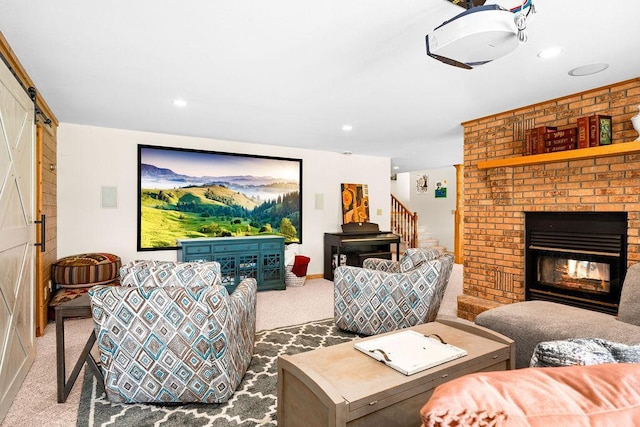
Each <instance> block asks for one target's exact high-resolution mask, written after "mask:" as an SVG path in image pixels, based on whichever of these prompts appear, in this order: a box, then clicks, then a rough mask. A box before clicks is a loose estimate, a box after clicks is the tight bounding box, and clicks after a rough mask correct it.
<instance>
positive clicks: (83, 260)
mask: <svg viewBox="0 0 640 427" xmlns="http://www.w3.org/2000/svg"><path fill="white" fill-rule="evenodd" d="M121 266H122V261H121V260H120V257H119V256H117V255H113V254H108V253H88V254H80V255H71V256H68V257H65V258H61V259H59V260H58V261H56V262H55V263H54V264H53V265H52V266H51V278H52V279H53V281H54V283H55V284H56V286H60V287H63V288H88V287H91V286H94V285H102V284H105V283H111V282H113V281H114V280H115V279H116V278H117V277H118V275H119V274H120V267H121Z"/></svg>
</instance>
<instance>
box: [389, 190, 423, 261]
mask: <svg viewBox="0 0 640 427" xmlns="http://www.w3.org/2000/svg"><path fill="white" fill-rule="evenodd" d="M391 231H393V232H394V233H395V234H398V235H400V238H401V239H402V240H403V241H404V242H407V247H409V248H415V247H417V246H418V214H417V213H416V212H411V211H410V210H409V209H408V208H407V207H406V206H405V205H403V204H402V202H401V201H400V200H398V199H397V198H396V197H395V196H394V195H393V194H392V195H391Z"/></svg>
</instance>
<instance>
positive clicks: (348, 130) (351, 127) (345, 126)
mask: <svg viewBox="0 0 640 427" xmlns="http://www.w3.org/2000/svg"><path fill="white" fill-rule="evenodd" d="M342 130H343V131H345V132H351V131H352V130H353V126H351V125H344V126H342Z"/></svg>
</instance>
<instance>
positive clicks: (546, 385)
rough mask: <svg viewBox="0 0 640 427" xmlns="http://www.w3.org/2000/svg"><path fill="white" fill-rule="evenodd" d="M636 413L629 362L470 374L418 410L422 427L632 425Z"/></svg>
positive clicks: (637, 370)
mask: <svg viewBox="0 0 640 427" xmlns="http://www.w3.org/2000/svg"><path fill="white" fill-rule="evenodd" d="M639 413H640V365H637V364H630V363H617V364H604V365H592V366H566V367H561V368H525V369H518V370H514V371H497V372H483V373H476V374H470V375H466V376H463V377H460V378H457V379H453V380H451V381H449V382H447V383H444V384H442V385H440V386H438V387H436V389H435V390H434V392H433V395H432V396H431V398H430V399H429V401H428V402H427V403H426V405H425V406H423V407H422V409H421V411H420V415H421V417H422V426H423V427H453V426H531V427H549V426H569V425H570V426H585V427H586V426H596V425H602V426H604V425H610V426H627V425H628V426H632V425H637V424H636V421H637V420H638V414H639Z"/></svg>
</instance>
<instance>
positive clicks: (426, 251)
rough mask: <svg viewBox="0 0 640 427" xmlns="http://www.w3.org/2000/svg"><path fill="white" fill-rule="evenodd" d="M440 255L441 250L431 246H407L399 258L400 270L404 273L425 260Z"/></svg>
mask: <svg viewBox="0 0 640 427" xmlns="http://www.w3.org/2000/svg"><path fill="white" fill-rule="evenodd" d="M441 256H442V252H440V251H439V250H437V249H432V248H409V249H407V250H406V252H405V253H404V256H403V257H402V259H401V260H400V272H402V273H406V272H408V271H411V270H414V269H416V268H418V267H420V265H422V263H423V262H425V261H431V260H432V259H437V258H440V257H441Z"/></svg>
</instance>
